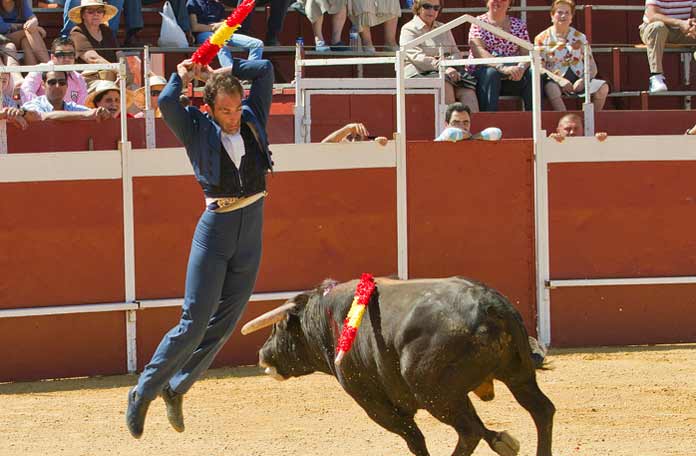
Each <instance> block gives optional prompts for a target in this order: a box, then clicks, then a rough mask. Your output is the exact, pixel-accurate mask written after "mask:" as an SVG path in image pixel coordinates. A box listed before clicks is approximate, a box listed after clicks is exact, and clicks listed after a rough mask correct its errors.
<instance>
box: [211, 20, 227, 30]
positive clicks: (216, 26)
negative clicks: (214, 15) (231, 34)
mask: <svg viewBox="0 0 696 456" xmlns="http://www.w3.org/2000/svg"><path fill="white" fill-rule="evenodd" d="M222 24H224V22H215V23H214V24H210V31H211V32H216V31H217V29H219V28H220V27H222Z"/></svg>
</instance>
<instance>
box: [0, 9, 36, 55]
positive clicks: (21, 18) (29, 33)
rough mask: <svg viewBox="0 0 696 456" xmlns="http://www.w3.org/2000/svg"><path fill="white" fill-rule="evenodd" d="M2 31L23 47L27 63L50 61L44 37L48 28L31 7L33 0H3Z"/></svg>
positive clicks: (0, 11)
mask: <svg viewBox="0 0 696 456" xmlns="http://www.w3.org/2000/svg"><path fill="white" fill-rule="evenodd" d="M0 33H1V34H3V35H5V36H6V37H7V38H9V39H10V40H11V41H12V43H13V44H14V45H15V46H16V47H17V48H21V49H22V52H23V53H24V64H25V65H36V64H37V63H45V62H48V50H47V49H46V43H44V38H45V37H46V30H44V29H43V27H39V20H38V19H37V18H36V16H35V15H34V12H33V11H32V8H31V0H3V1H2V2H0Z"/></svg>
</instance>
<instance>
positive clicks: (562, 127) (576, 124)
mask: <svg viewBox="0 0 696 456" xmlns="http://www.w3.org/2000/svg"><path fill="white" fill-rule="evenodd" d="M569 136H585V127H584V126H583V123H582V118H581V117H580V116H579V115H577V114H566V115H564V116H563V117H561V119H560V120H559V121H558V126H557V127H556V132H555V133H551V134H550V135H549V137H551V138H553V139H555V140H556V141H558V142H559V143H560V142H563V141H564V140H565V139H566V138H567V137H569ZM607 136H608V135H607V133H606V132H603V131H600V132H597V133H595V138H597V140H598V141H600V142H602V141H604V140H605V139H607Z"/></svg>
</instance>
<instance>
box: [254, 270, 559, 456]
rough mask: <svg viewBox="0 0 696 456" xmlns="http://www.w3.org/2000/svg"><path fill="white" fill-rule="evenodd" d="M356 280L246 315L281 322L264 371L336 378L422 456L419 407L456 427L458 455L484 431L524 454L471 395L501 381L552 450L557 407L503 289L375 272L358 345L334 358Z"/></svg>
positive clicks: (263, 360)
mask: <svg viewBox="0 0 696 456" xmlns="http://www.w3.org/2000/svg"><path fill="white" fill-rule="evenodd" d="M356 284H357V281H352V282H348V283H343V284H336V283H335V282H328V281H327V282H325V283H324V284H323V285H322V286H320V287H318V288H317V289H315V290H312V291H309V292H306V293H302V294H300V295H298V296H296V297H295V298H293V299H292V300H290V301H288V302H287V303H286V304H284V305H283V306H281V307H279V308H278V309H275V310H272V311H270V312H268V313H266V314H265V315H262V316H261V317H258V318H257V319H255V320H254V321H252V322H249V323H247V325H245V327H244V328H243V329H242V332H243V333H244V334H248V333H249V332H252V331H255V330H257V329H260V328H262V327H264V326H269V325H271V324H274V323H275V325H274V326H273V329H272V332H271V336H270V337H269V338H268V340H267V341H266V342H265V344H264V345H263V347H262V348H261V350H260V352H259V363H260V364H261V365H262V366H264V367H267V369H266V372H267V373H270V374H272V375H274V376H275V377H276V378H279V379H280V378H283V379H285V378H288V377H297V376H301V375H306V374H310V373H312V372H316V371H319V372H324V373H326V374H330V375H333V376H335V377H336V378H337V379H338V381H339V383H340V384H341V386H343V388H344V389H345V390H346V392H347V393H348V394H350V395H351V397H353V399H355V401H356V402H357V403H358V404H359V405H360V406H361V407H362V408H363V409H364V410H365V411H366V412H367V414H368V415H369V416H370V418H372V419H373V420H374V421H376V422H377V423H378V424H379V425H380V426H382V427H384V428H385V429H387V430H389V431H391V432H394V433H396V434H398V435H400V436H401V437H402V438H403V439H404V440H405V441H406V443H407V444H408V448H409V449H410V450H411V452H412V453H413V454H416V455H421V456H422V455H428V454H429V453H428V450H427V448H426V445H425V438H424V437H423V434H422V433H421V431H420V430H419V429H418V426H417V425H416V423H415V421H414V419H413V417H414V415H415V414H416V411H417V410H419V409H425V410H427V411H428V412H430V413H431V414H432V415H433V416H434V417H435V418H437V419H438V420H440V421H442V422H443V423H446V424H449V425H450V426H452V427H453V428H454V429H455V430H456V431H457V434H458V435H459V440H458V442H457V446H456V448H455V450H454V453H453V454H454V455H458V456H459V455H470V454H471V453H473V451H474V449H475V448H476V446H477V445H478V443H479V441H480V440H481V439H484V440H485V441H486V442H487V443H488V444H489V445H490V447H491V448H492V449H493V450H494V451H495V452H497V453H498V454H501V455H505V456H508V455H515V454H517V452H518V451H519V444H518V443H517V441H516V440H515V439H514V438H513V437H512V436H510V435H509V434H508V433H507V432H495V431H492V430H489V429H487V428H486V427H485V426H484V424H483V422H482V421H481V419H480V418H479V417H478V415H477V414H476V410H475V409H474V406H473V404H472V403H471V400H470V399H469V397H468V395H467V393H469V392H470V391H474V392H475V393H476V394H478V395H479V396H480V397H481V398H482V399H484V400H490V399H492V398H493V389H492V386H493V382H492V380H493V379H497V380H500V381H501V382H503V383H505V385H507V387H508V388H509V389H510V391H511V392H512V394H513V395H514V397H515V399H517V401H518V402H519V403H520V405H521V406H522V407H524V408H525V409H526V410H527V411H528V412H529V413H530V414H531V416H532V418H533V420H534V424H535V425H536V428H537V456H551V434H552V428H553V415H554V412H555V408H554V406H553V404H552V403H551V401H550V400H549V399H548V398H547V397H546V396H545V395H544V393H542V392H541V390H540V389H539V387H538V385H537V382H536V373H535V365H534V361H533V359H532V354H531V349H530V343H529V340H528V336H527V331H526V330H525V327H524V324H523V322H522V317H521V316H520V314H519V313H518V312H517V310H516V309H515V308H514V307H513V306H512V305H511V304H510V303H509V302H508V300H507V299H506V298H505V297H503V296H502V295H501V294H500V293H498V292H497V291H495V290H492V289H491V288H488V287H486V286H485V285H483V284H481V283H477V282H473V281H469V280H466V279H462V278H457V277H453V278H448V279H423V280H408V281H398V280H392V279H377V287H376V290H375V293H374V294H373V297H372V299H371V300H370V304H369V305H368V306H367V311H366V312H365V316H364V318H363V321H362V326H361V327H360V329H359V331H358V335H357V337H356V339H355V343H354V345H353V348H352V350H351V351H350V352H348V353H347V355H346V356H345V358H344V359H343V361H342V362H341V364H340V365H339V366H336V365H335V364H334V357H335V347H336V342H337V339H338V335H339V333H340V328H341V327H342V324H343V319H344V318H345V316H346V314H347V313H348V309H349V308H350V305H351V302H352V299H353V294H354V293H355V287H356Z"/></svg>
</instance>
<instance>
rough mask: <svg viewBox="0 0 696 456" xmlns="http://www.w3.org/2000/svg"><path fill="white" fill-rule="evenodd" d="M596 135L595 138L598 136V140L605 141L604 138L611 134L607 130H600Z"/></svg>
mask: <svg viewBox="0 0 696 456" xmlns="http://www.w3.org/2000/svg"><path fill="white" fill-rule="evenodd" d="M594 136H595V138H597V141H599V142H604V140H605V139H607V136H609V135H608V134H607V132H606V131H598V132H597V133H595V135H594Z"/></svg>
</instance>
